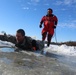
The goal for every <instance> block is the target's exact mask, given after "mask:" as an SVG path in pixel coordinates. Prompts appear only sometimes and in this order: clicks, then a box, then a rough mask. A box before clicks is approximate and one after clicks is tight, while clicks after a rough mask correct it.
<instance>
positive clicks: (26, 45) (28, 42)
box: [15, 29, 44, 51]
mask: <svg viewBox="0 0 76 75" xmlns="http://www.w3.org/2000/svg"><path fill="white" fill-rule="evenodd" d="M15 46H16V47H17V48H20V49H23V50H27V51H36V50H41V49H43V48H44V45H43V43H41V42H40V41H37V40H35V39H32V38H31V37H27V36H25V31H24V30H23V29H18V30H17V31H16V43H15Z"/></svg>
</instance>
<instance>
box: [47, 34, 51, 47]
mask: <svg viewBox="0 0 76 75" xmlns="http://www.w3.org/2000/svg"><path fill="white" fill-rule="evenodd" d="M51 39H52V35H51V34H48V37H47V41H48V43H47V46H48V47H49V45H50V42H51Z"/></svg>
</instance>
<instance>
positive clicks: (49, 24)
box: [39, 8, 58, 46]
mask: <svg viewBox="0 0 76 75" xmlns="http://www.w3.org/2000/svg"><path fill="white" fill-rule="evenodd" d="M52 13H53V10H52V9H51V8H49V9H48V10H47V15H46V16H43V17H42V19H41V21H40V25H39V27H40V28H42V24H44V28H43V29H42V41H44V40H45V38H46V36H47V41H48V43H47V46H49V45H50V42H51V39H52V36H53V34H54V29H55V28H56V26H57V23H58V18H57V17H56V16H55V15H54V14H52Z"/></svg>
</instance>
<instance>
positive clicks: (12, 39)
mask: <svg viewBox="0 0 76 75" xmlns="http://www.w3.org/2000/svg"><path fill="white" fill-rule="evenodd" d="M0 40H2V41H8V42H12V43H15V42H16V38H15V36H13V35H7V34H6V33H4V35H0ZM45 43H47V41H45ZM51 44H54V45H62V44H66V45H67V46H76V41H67V42H57V43H56V42H51Z"/></svg>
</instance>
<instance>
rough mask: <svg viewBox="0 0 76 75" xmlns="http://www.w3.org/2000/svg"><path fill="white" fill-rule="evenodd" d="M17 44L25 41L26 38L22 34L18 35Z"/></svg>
mask: <svg viewBox="0 0 76 75" xmlns="http://www.w3.org/2000/svg"><path fill="white" fill-rule="evenodd" d="M16 40H17V42H22V41H23V40H24V36H22V34H21V33H16Z"/></svg>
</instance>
